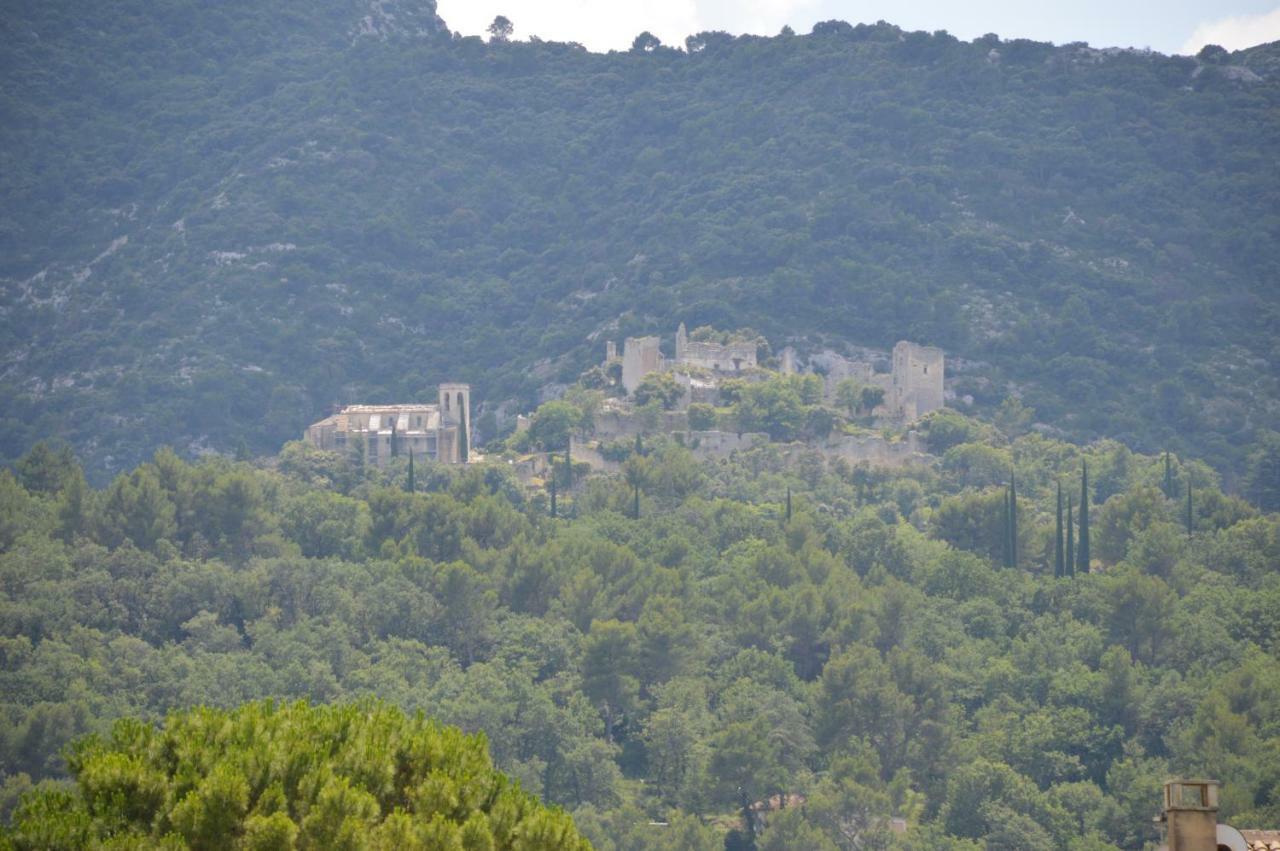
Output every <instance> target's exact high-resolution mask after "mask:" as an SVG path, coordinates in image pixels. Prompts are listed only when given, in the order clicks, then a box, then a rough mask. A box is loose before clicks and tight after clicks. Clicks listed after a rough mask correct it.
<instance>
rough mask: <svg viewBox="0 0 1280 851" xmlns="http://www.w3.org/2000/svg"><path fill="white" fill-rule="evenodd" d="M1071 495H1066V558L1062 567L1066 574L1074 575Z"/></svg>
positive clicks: (1074, 556) (1074, 535)
mask: <svg viewBox="0 0 1280 851" xmlns="http://www.w3.org/2000/svg"><path fill="white" fill-rule="evenodd" d="M1071 507H1072V502H1071V497H1070V496H1069V495H1068V496H1067V558H1066V561H1065V563H1064V564H1063V569H1064V571H1065V572H1066V575H1067V576H1075V575H1076V530H1075V526H1074V525H1073V524H1072V522H1071Z"/></svg>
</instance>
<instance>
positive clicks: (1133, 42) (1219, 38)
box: [439, 0, 1280, 53]
mask: <svg viewBox="0 0 1280 851" xmlns="http://www.w3.org/2000/svg"><path fill="white" fill-rule="evenodd" d="M439 11H440V16H441V17H442V18H444V20H445V22H446V23H447V24H448V25H449V28H450V29H452V30H459V31H461V32H463V33H465V34H467V35H482V34H483V33H484V30H485V28H486V27H488V25H489V23H490V22H491V21H492V20H493V18H494V16H495V15H499V14H502V15H506V16H507V17H508V18H510V19H511V21H512V22H513V23H514V24H515V26H516V32H515V38H517V39H523V38H528V37H529V36H530V35H536V36H538V37H539V38H542V39H546V40H548V41H576V42H580V43H582V44H583V45H585V46H586V47H588V48H589V49H591V50H601V51H602V50H609V49H624V48H627V47H629V46H630V45H631V41H632V39H634V38H635V36H636V35H637V34H639V33H640V32H643V31H644V30H649V31H650V32H652V33H653V34H654V35H656V36H658V38H660V39H662V40H663V42H665V43H667V44H671V45H677V46H678V45H682V44H683V43H684V38H685V36H687V35H690V34H692V33H695V32H699V31H702V30H727V31H729V32H731V33H735V34H737V33H746V32H749V33H759V34H765V35H772V34H774V33H777V31H778V30H780V29H781V28H782V26H783V25H784V24H790V25H791V27H792V28H793V29H794V30H795V31H796V32H800V33H806V32H808V31H809V30H810V28H812V26H813V24H814V22H816V21H825V20H830V19H832V18H837V19H840V20H844V21H849V22H850V23H859V22H866V23H874V22H875V21H877V20H885V21H888V22H890V23H892V24H897V25H898V26H900V27H903V28H904V29H910V30H930V31H932V30H939V29H942V30H947V31H948V32H950V33H951V34H952V35H955V36H958V37H960V38H963V39H966V40H967V39H972V38H974V37H976V36H980V35H983V34H984V33H989V32H994V33H996V34H997V35H999V36H1000V37H1001V38H1032V39H1036V40H1037V41H1052V42H1055V43H1058V44H1062V43H1065V42H1071V41H1087V42H1089V43H1090V44H1091V45H1094V46H1095V47H1110V46H1120V47H1150V48H1151V49H1153V50H1158V51H1160V52H1161V53H1195V52H1196V51H1198V50H1199V49H1200V48H1201V47H1203V46H1204V45H1205V44H1221V45H1222V46H1223V47H1226V48H1228V49H1232V50H1234V49H1238V48H1242V47H1250V46H1252V45H1255V44H1261V43H1263V42H1267V41H1276V40H1280V2H1277V0H1217V2H1214V0H1073V2H1070V3H1067V2H1060V0H1057V1H1056V2H1037V0H963V1H962V2H961V1H960V0H896V2H895V0H741V2H735V0H439Z"/></svg>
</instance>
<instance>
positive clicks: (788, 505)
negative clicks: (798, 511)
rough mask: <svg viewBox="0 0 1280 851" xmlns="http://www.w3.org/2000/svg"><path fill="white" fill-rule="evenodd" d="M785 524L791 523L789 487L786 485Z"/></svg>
mask: <svg viewBox="0 0 1280 851" xmlns="http://www.w3.org/2000/svg"><path fill="white" fill-rule="evenodd" d="M787 522H788V523H790V522H791V486H790V485H787Z"/></svg>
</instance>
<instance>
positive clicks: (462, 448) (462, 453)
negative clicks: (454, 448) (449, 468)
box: [458, 405, 471, 464]
mask: <svg viewBox="0 0 1280 851" xmlns="http://www.w3.org/2000/svg"><path fill="white" fill-rule="evenodd" d="M458 417H459V420H458V460H459V461H461V462H462V463H463V464H465V463H467V458H468V457H469V456H470V455H471V435H469V434H468V433H467V409H466V408H464V407H462V406H461V405H459V406H458Z"/></svg>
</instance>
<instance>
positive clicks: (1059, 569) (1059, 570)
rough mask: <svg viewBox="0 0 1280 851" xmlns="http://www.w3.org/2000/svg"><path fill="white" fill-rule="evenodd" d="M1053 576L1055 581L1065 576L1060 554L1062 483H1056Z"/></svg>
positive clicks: (1064, 567)
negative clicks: (1056, 503) (1056, 501)
mask: <svg viewBox="0 0 1280 851" xmlns="http://www.w3.org/2000/svg"><path fill="white" fill-rule="evenodd" d="M1053 575H1054V577H1055V578H1057V579H1061V578H1062V577H1063V576H1065V575H1066V564H1065V563H1064V561H1063V552H1062V482H1058V508H1057V512H1056V515H1055V522H1054V533H1053Z"/></svg>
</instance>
